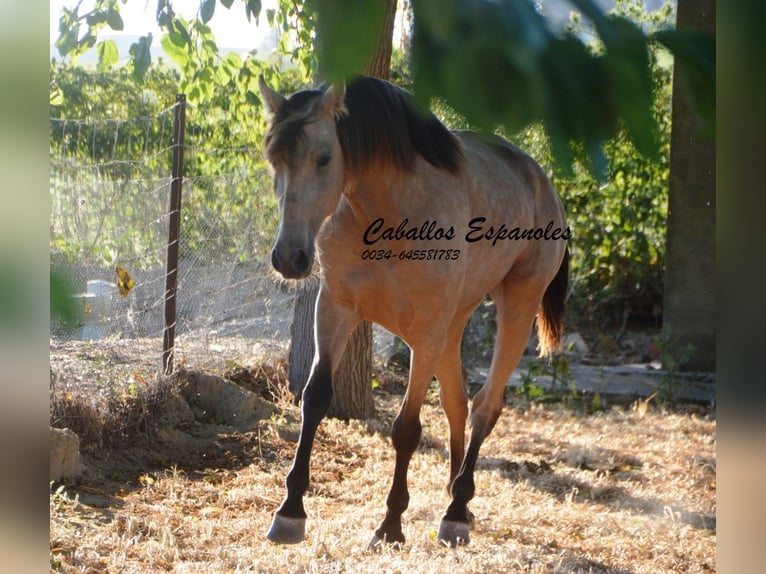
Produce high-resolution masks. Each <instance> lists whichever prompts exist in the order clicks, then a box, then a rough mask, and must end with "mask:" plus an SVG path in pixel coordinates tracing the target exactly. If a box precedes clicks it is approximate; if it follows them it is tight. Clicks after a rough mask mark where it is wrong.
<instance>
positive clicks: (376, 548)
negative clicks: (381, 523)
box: [367, 534, 404, 552]
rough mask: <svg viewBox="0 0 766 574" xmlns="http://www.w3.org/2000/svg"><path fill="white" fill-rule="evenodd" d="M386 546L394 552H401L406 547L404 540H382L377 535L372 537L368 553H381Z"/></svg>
mask: <svg viewBox="0 0 766 574" xmlns="http://www.w3.org/2000/svg"><path fill="white" fill-rule="evenodd" d="M384 546H386V547H388V548H391V549H393V550H401V549H402V547H403V546H404V540H401V541H400V540H394V541H391V540H386V539H384V538H381V537H380V536H378V535H377V534H373V535H372V540H370V543H369V544H368V545H367V551H368V552H380V551H381V550H382V549H383V547H384Z"/></svg>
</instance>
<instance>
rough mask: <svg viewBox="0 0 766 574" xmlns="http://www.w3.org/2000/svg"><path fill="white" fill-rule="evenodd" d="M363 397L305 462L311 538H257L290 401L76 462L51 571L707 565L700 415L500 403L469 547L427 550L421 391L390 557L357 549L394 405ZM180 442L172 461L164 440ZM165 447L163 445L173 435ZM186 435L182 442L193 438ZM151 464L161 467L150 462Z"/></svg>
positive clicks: (283, 449)
mask: <svg viewBox="0 0 766 574" xmlns="http://www.w3.org/2000/svg"><path fill="white" fill-rule="evenodd" d="M384 387H386V388H388V390H386V388H382V389H379V390H378V391H376V403H377V407H378V410H379V413H380V416H379V418H378V419H377V420H376V421H371V422H369V423H359V422H351V423H343V422H340V421H337V420H327V421H325V422H324V423H323V425H322V426H321V427H320V432H319V435H318V438H317V441H316V445H315V450H314V453H315V454H314V457H313V459H312V472H313V474H312V487H311V490H310V492H309V495H308V496H307V499H306V508H307V511H308V513H309V522H308V526H307V540H306V541H305V542H304V543H303V544H300V545H297V546H292V547H279V546H275V545H272V544H271V543H269V542H268V541H267V540H266V539H265V536H264V534H265V532H266V530H267V529H268V526H269V523H270V521H271V516H272V513H273V512H274V510H275V509H276V507H277V506H278V504H279V501H280V500H281V498H282V496H283V494H284V490H283V481H284V477H285V474H286V472H287V470H288V468H289V464H290V462H291V459H292V454H293V448H294V441H295V439H296V437H297V429H298V424H297V418H298V411H297V408H296V407H294V406H292V405H291V404H289V402H287V401H283V402H281V403H280V408H281V409H282V410H281V411H280V412H281V413H282V414H281V416H275V417H272V419H271V420H264V421H261V422H260V423H259V424H258V425H256V427H255V428H252V429H250V430H249V431H248V432H241V431H240V432H234V431H232V429H225V428H221V427H217V428H212V427H209V428H204V429H203V428H202V425H197V426H195V427H193V428H192V427H188V428H181V429H175V430H174V431H173V432H174V433H176V434H175V435H173V434H172V433H166V434H164V435H162V434H160V435H157V436H156V437H153V439H152V441H153V442H151V443H150V444H147V445H139V444H137V445H136V451H138V452H141V453H144V454H145V452H146V451H147V450H148V449H147V447H150V449H151V450H152V451H154V455H155V456H154V458H153V459H152V460H154V461H155V463H154V464H153V465H148V464H147V465H146V466H142V464H143V463H141V464H139V463H136V462H135V461H136V460H141V457H140V456H138V455H136V456H133V455H134V454H135V453H131V451H130V450H129V449H128V450H124V451H122V452H120V453H111V454H110V455H109V456H108V457H107V456H106V455H104V456H102V457H101V458H98V457H94V458H86V462H88V463H90V465H91V473H90V474H89V475H88V476H87V477H86V478H85V479H84V480H83V481H81V482H80V483H78V484H69V485H65V487H64V488H62V489H59V488H58V486H57V485H54V488H53V489H52V492H51V497H50V556H51V570H52V571H55V572H120V573H126V574H127V573H133V572H135V573H139V572H141V573H144V572H178V573H186V572H189V573H191V572H200V573H202V572H204V573H210V572H216V573H217V572H328V573H329V572H375V573H377V572H391V573H393V572H407V573H420V572H423V573H430V572H433V573H437V572H438V573H443V572H449V571H451V570H456V569H459V570H460V571H461V572H477V573H478V572H533V573H542V572H583V573H586V572H593V573H597V572H610V573H622V572H626V573H627V572H631V573H636V574H641V573H650V572H714V571H715V569H716V559H715V545H716V522H715V512H716V507H715V495H716V454H715V447H716V422H715V417H714V414H707V413H700V412H698V411H697V412H695V411H692V412H680V411H676V412H662V411H660V410H658V409H655V408H654V407H650V408H649V409H648V411H646V412H645V413H644V412H642V411H640V410H638V411H637V410H632V409H630V408H627V409H621V408H613V409H611V410H609V411H607V412H600V413H597V414H592V415H587V414H580V413H577V412H574V411H572V410H571V409H567V408H564V407H562V406H560V405H548V406H538V407H526V406H510V405H509V406H507V407H506V409H505V412H504V413H503V416H502V417H501V419H500V421H499V422H498V425H497V427H496V429H495V431H494V432H493V434H492V435H491V436H490V438H489V439H488V440H487V442H486V443H485V445H484V447H483V450H482V453H481V454H482V457H481V460H480V462H479V468H478V471H477V473H476V489H477V495H476V498H475V499H474V500H473V501H472V503H471V509H472V511H473V512H474V514H475V515H476V519H477V522H476V527H475V530H474V532H473V533H472V542H471V544H470V545H469V546H467V547H460V548H457V549H448V548H444V547H442V546H439V545H438V544H436V542H435V541H434V539H435V536H436V528H437V527H438V522H439V519H440V517H441V515H442V514H443V512H444V510H445V508H446V506H447V503H448V496H447V494H446V491H445V480H446V473H447V459H446V457H447V450H446V436H447V427H446V422H445V420H444V417H443V415H442V413H441V410H440V409H439V407H438V400H437V397H436V394H435V391H432V392H431V393H430V394H429V398H428V402H427V404H426V405H425V407H424V410H423V416H422V420H423V427H424V434H423V440H422V443H421V447H420V449H419V452H418V453H417V454H416V455H415V457H414V459H413V462H412V465H411V469H410V493H411V502H410V508H409V510H408V511H407V513H406V514H405V525H404V530H405V535H407V537H408V542H407V544H406V545H405V547H404V549H403V550H400V551H394V550H390V549H386V550H383V551H382V552H381V553H377V554H375V553H368V552H366V551H365V548H366V545H367V543H368V541H369V539H370V537H371V536H372V532H373V530H374V529H375V528H376V527H377V525H378V523H379V521H380V520H381V519H382V518H383V514H384V512H385V502H384V501H385V498H386V495H387V490H388V487H389V484H390V478H391V473H392V469H393V450H392V448H391V446H390V439H389V438H388V425H389V422H390V420H391V418H392V417H393V415H394V413H395V409H396V407H397V405H398V401H399V400H400V396H398V395H397V393H396V392H392V391H391V389H390V385H384ZM181 434H183V435H184V436H187V437H190V438H189V442H188V445H189V446H188V448H187V449H185V451H186V452H183V453H181V452H179V449H178V444H180V443H179V442H178V440H179V438H178V436H177V435H181ZM172 436H175V438H176V442H175V443H173V442H172V441H171V440H170V439H171V438H172ZM195 441H196V442H195ZM157 461H160V462H157Z"/></svg>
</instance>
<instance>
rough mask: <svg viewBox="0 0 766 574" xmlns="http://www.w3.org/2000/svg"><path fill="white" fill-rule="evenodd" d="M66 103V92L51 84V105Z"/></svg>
mask: <svg viewBox="0 0 766 574" xmlns="http://www.w3.org/2000/svg"><path fill="white" fill-rule="evenodd" d="M63 103H64V92H63V91H61V88H60V87H58V86H53V85H52V86H51V95H50V105H51V106H60V105H61V104H63Z"/></svg>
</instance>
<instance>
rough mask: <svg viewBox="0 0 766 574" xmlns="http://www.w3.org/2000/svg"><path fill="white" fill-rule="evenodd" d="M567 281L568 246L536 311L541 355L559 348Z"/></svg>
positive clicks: (548, 354) (545, 355) (548, 353)
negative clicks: (538, 309)
mask: <svg viewBox="0 0 766 574" xmlns="http://www.w3.org/2000/svg"><path fill="white" fill-rule="evenodd" d="M568 283H569V247H567V248H566V251H565V252H564V259H563V260H562V261H561V266H559V270H558V271H557V272H556V276H555V277H554V278H553V281H551V283H550V285H548V288H547V289H546V290H545V294H544V295H543V303H542V305H541V306H540V311H539V312H538V313H537V339H538V341H539V343H538V345H537V349H538V350H539V351H540V356H541V357H547V356H550V354H551V353H552V352H553V351H554V350H557V349H560V348H561V335H562V334H563V332H564V300H565V299H566V296H567V285H568Z"/></svg>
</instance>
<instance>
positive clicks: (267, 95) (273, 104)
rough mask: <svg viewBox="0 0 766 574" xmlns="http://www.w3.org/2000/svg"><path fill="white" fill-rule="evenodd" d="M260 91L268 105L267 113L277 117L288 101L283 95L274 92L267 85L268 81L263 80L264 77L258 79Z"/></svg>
mask: <svg viewBox="0 0 766 574" xmlns="http://www.w3.org/2000/svg"><path fill="white" fill-rule="evenodd" d="M258 89H259V90H260V92H261V97H262V98H263V102H264V104H265V105H266V111H267V112H268V113H269V115H271V116H275V115H276V114H277V112H278V111H279V108H281V107H282V105H283V104H284V103H285V102H286V101H287V99H286V98H285V97H284V96H283V95H282V94H280V93H278V92H276V91H275V90H272V89H271V87H269V85H268V84H267V83H266V80H264V79H263V76H259V77H258Z"/></svg>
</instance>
